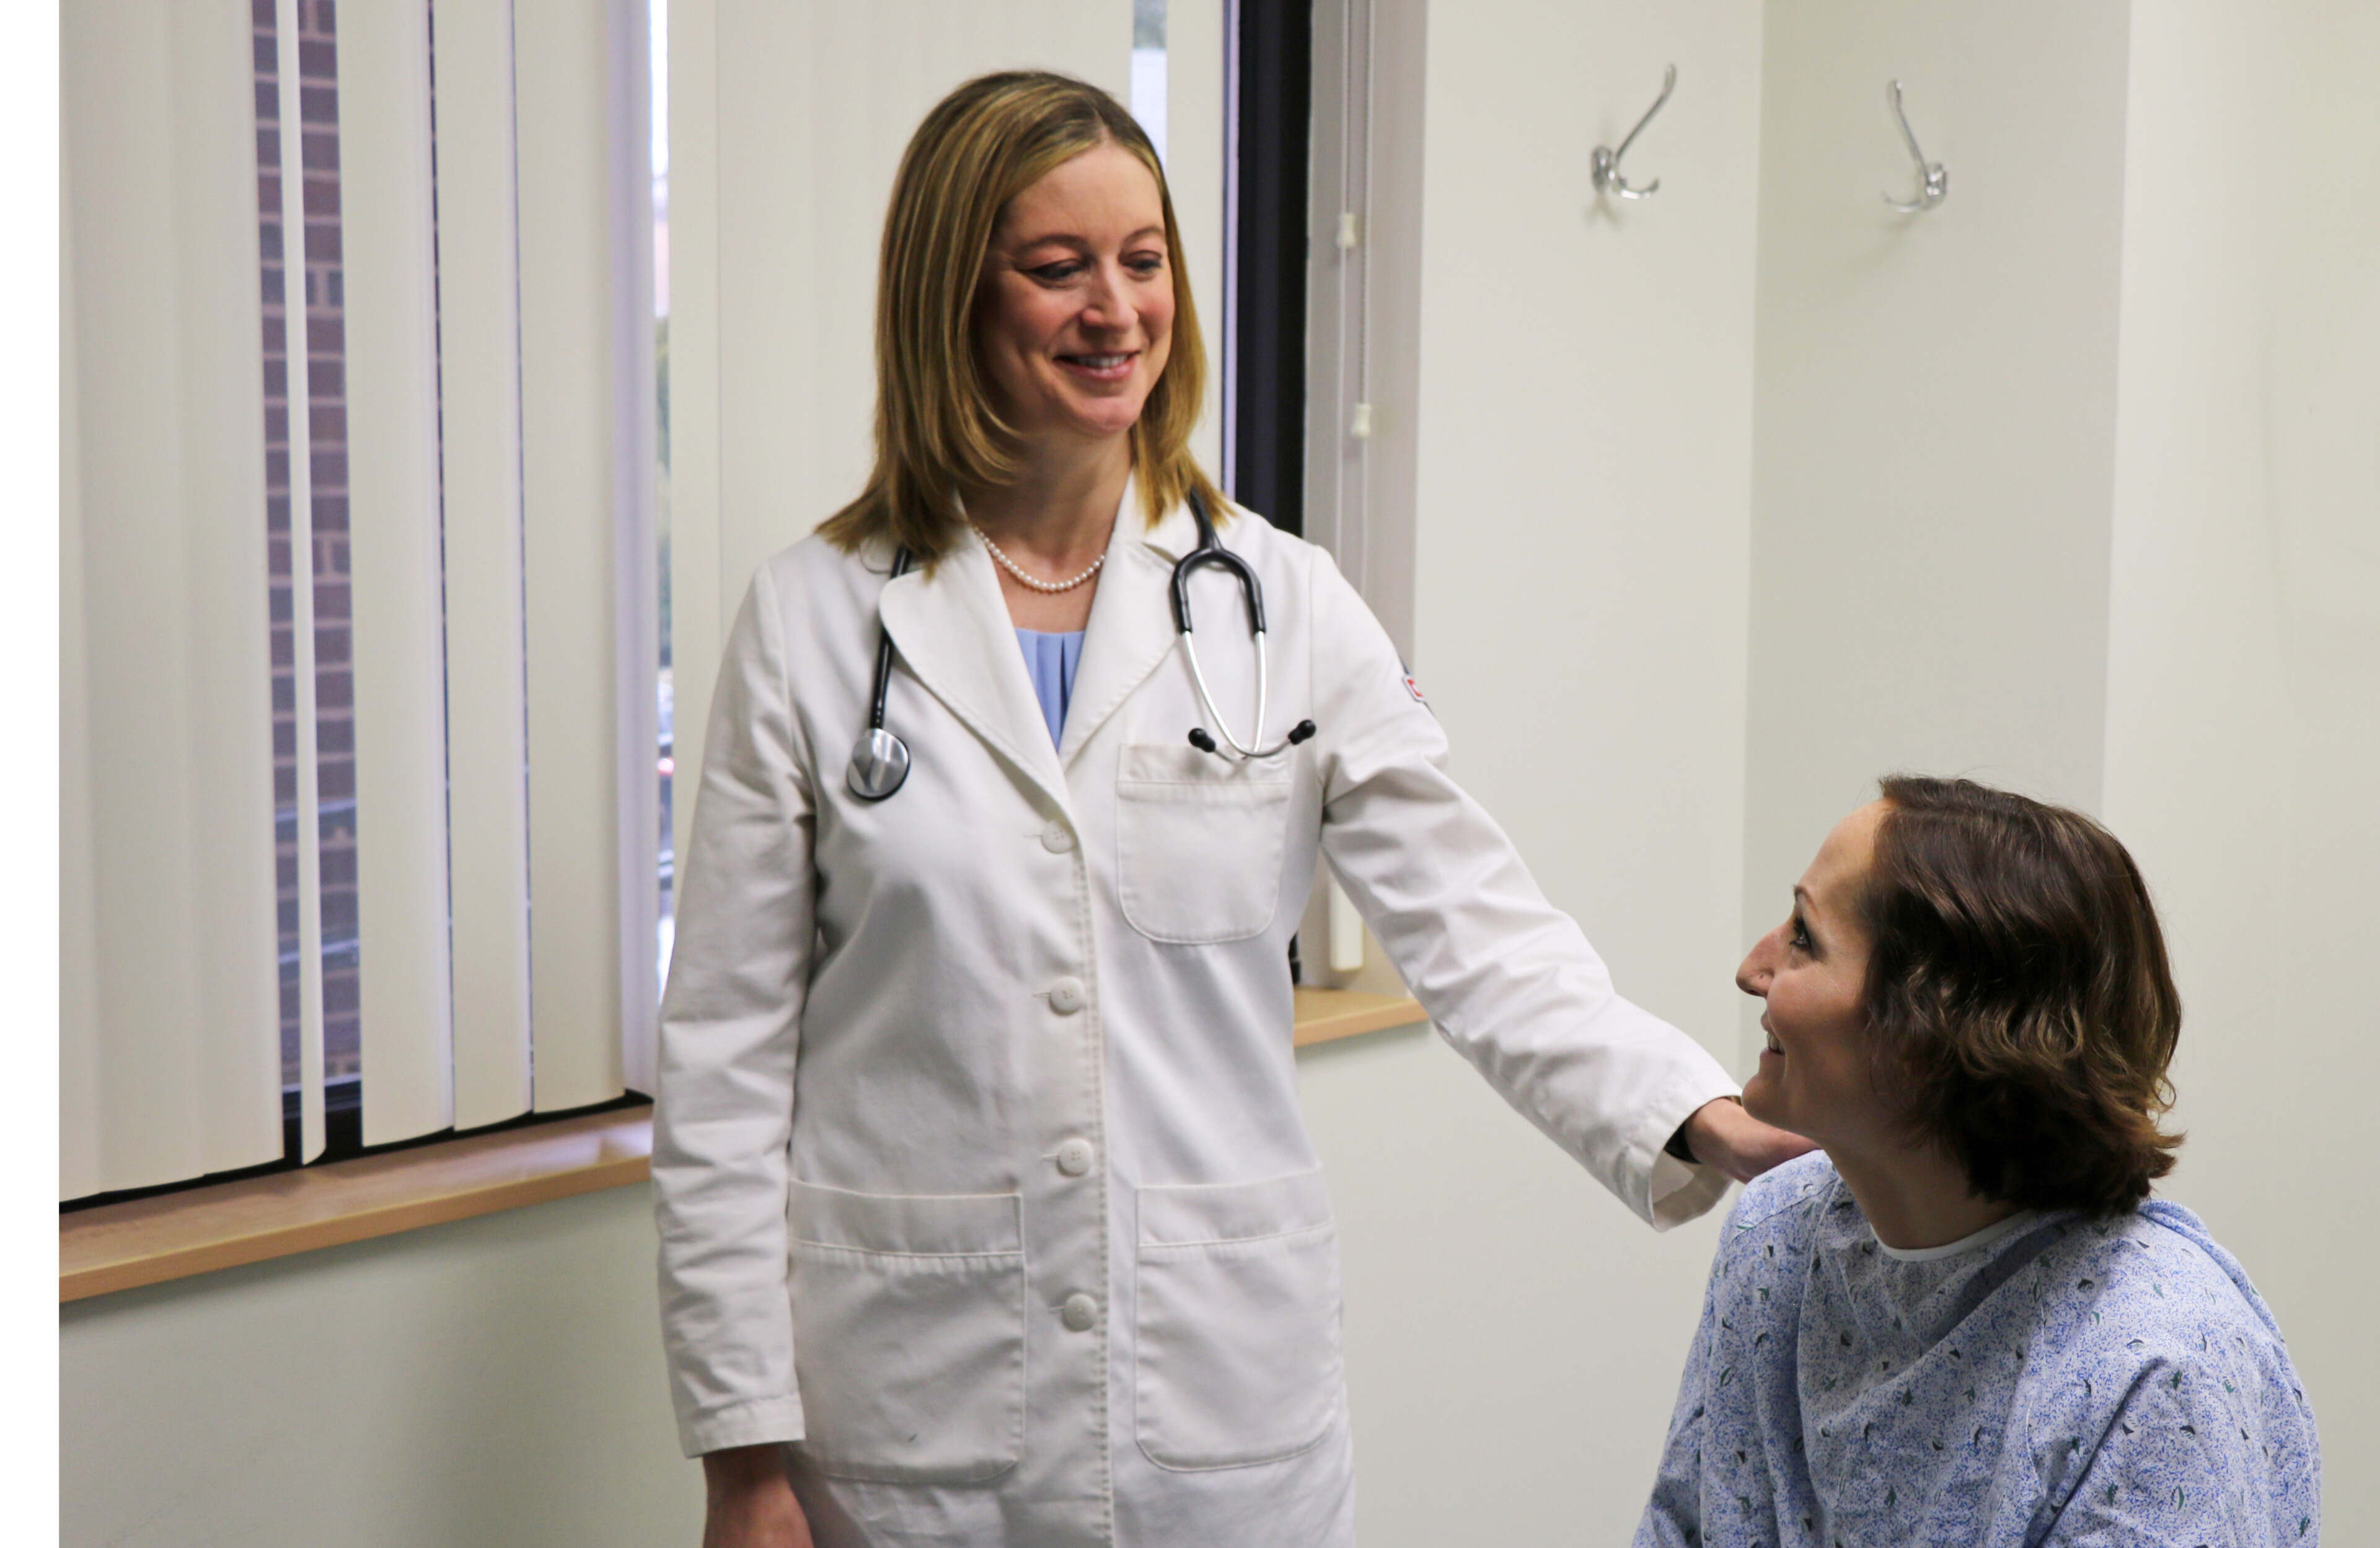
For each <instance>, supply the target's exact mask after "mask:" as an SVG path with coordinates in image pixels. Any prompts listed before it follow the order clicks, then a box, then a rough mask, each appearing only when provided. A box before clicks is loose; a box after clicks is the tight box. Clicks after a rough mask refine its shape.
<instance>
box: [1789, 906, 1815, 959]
mask: <svg viewBox="0 0 2380 1548" xmlns="http://www.w3.org/2000/svg"><path fill="white" fill-rule="evenodd" d="M1785 944H1786V945H1790V946H1791V947H1792V948H1793V949H1794V950H1795V951H1800V952H1806V951H1809V950H1811V949H1812V945H1811V941H1810V927H1809V926H1808V925H1806V924H1803V922H1802V916H1801V915H1799V914H1795V915H1794V916H1793V919H1792V922H1791V928H1789V929H1788V930H1787V931H1786V932H1785Z"/></svg>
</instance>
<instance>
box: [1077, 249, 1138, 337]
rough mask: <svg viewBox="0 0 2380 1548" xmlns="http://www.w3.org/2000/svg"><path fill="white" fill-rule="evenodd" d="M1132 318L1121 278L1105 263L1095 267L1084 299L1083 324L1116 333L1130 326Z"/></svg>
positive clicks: (1129, 303) (1129, 301)
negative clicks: (1088, 290)
mask: <svg viewBox="0 0 2380 1548" xmlns="http://www.w3.org/2000/svg"><path fill="white" fill-rule="evenodd" d="M1133 319H1134V312H1133V307H1132V301H1131V299H1129V293H1128V292H1127V291H1126V290H1125V288H1124V284H1123V275H1122V274H1118V273H1117V272H1116V271H1115V270H1114V269H1113V268H1112V267H1111V266H1110V265H1108V264H1105V263H1101V264H1099V265H1098V266H1097V267H1096V269H1095V271H1094V273H1093V274H1092V277H1091V287H1090V292H1089V294H1088V295H1087V296H1086V297H1085V298H1084V304H1083V325H1084V326H1085V327H1087V328H1098V329H1100V330H1102V331H1105V332H1110V333H1116V332H1122V331H1123V330H1124V329H1127V328H1129V327H1131V326H1132V324H1133Z"/></svg>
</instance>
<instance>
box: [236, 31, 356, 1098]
mask: <svg viewBox="0 0 2380 1548" xmlns="http://www.w3.org/2000/svg"><path fill="white" fill-rule="evenodd" d="M253 6H254V10H253V22H254V27H255V39H256V124H257V135H256V141H257V143H256V167H257V214H258V220H259V224H260V227H261V237H262V244H261V246H262V252H263V260H264V263H263V274H262V276H261V280H262V285H263V297H264V393H265V406H264V409H265V442H266V446H265V457H266V475H265V477H266V521H267V524H268V530H269V532H270V543H271V552H272V571H273V573H272V597H273V603H272V606H273V614H272V616H273V790H274V805H275V809H276V816H277V819H278V823H279V844H278V857H279V868H280V913H281V1049H282V1067H283V1082H284V1084H285V1085H295V1084H296V1083H297V719H296V707H297V693H296V689H295V684H294V677H293V674H294V667H293V663H294V661H295V651H294V649H293V646H292V640H291V609H290V591H289V589H290V578H291V574H292V571H293V563H292V557H293V556H292V555H291V553H290V543H289V418H288V416H289V400H288V372H287V364H288V357H287V350H288V335H287V330H286V327H285V323H286V318H285V315H284V310H283V289H282V264H283V263H284V262H285V256H286V254H287V253H288V251H289V244H288V243H287V242H286V241H285V233H284V232H283V231H282V228H281V225H282V222H281V138H280V131H281V100H280V71H279V62H280V61H279V55H278V52H277V48H276V43H275V31H274V18H273V0H253ZM297 16H298V27H299V32H298V68H299V71H300V81H299V84H300V87H301V96H300V104H301V107H300V114H301V120H302V123H301V128H302V132H303V134H304V136H305V162H304V165H305V177H306V201H305V212H306V229H305V233H304V242H303V244H302V259H303V262H304V263H305V266H306V327H307V346H308V347H307V369H308V372H309V377H310V383H309V385H310V398H311V401H310V403H309V404H308V405H307V423H308V429H309V431H310V435H311V438H312V459H311V463H312V472H313V489H314V497H313V518H314V541H313V555H312V560H313V564H312V572H313V576H314V662H315V671H314V695H315V706H316V732H315V735H316V745H317V752H318V759H317V766H318V770H319V774H318V778H319V781H320V786H321V792H322V944H323V963H322V968H323V977H322V1010H323V1026H322V1056H323V1073H324V1076H325V1078H326V1079H331V1080H339V1079H349V1078H352V1077H354V1076H355V1075H356V1074H357V1073H358V1050H357V1043H358V1028H357V980H358V953H357V944H356V806H355V796H356V779H355V713H354V705H355V690H354V677H353V674H352V671H351V669H350V660H351V657H350V652H349V649H348V640H349V630H348V619H349V609H348V573H349V572H348V563H347V449H346V433H347V428H346V339H345V331H344V323H345V320H344V314H343V311H342V301H343V299H344V297H343V295H342V284H341V268H340V250H339V97H338V54H337V42H336V24H337V18H336V15H335V12H334V5H333V0H298V5H297ZM294 568H296V569H298V570H301V571H302V570H303V568H304V567H303V566H296V567H294Z"/></svg>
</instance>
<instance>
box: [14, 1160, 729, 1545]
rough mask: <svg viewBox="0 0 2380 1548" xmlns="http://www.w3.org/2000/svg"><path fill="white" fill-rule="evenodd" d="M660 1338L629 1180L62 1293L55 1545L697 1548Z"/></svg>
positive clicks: (698, 1495) (697, 1510)
mask: <svg viewBox="0 0 2380 1548" xmlns="http://www.w3.org/2000/svg"><path fill="white" fill-rule="evenodd" d="M660 1325H661V1324H660V1310H659V1302H658V1299H657V1297H656V1292H655V1288H654V1279H653V1234H652V1213H651V1205H650V1201H649V1199H648V1196H647V1192H646V1189H644V1188H614V1189H612V1190H611V1191H609V1192H604V1193H596V1194H589V1195H587V1196H585V1197H582V1198H577V1199H568V1200H564V1201H561V1202H559V1203H553V1204H542V1205H539V1206H537V1207H535V1208H533V1209H525V1210H513V1211H509V1212H507V1213H503V1214H496V1215H490V1216H487V1217H485V1218H482V1219H480V1220H471V1221H464V1222H462V1223H460V1224H457V1225H442V1226H436V1227H433V1228H431V1229H429V1230H424V1231H415V1232H411V1233H409V1234H407V1235H405V1236H399V1237H386V1238H384V1239H383V1240H380V1241H373V1242H362V1243H358V1244H357V1245H354V1246H350V1247H341V1248H332V1249H325V1250H323V1251H320V1252H310V1253H306V1254H303V1255H301V1256H299V1257H296V1258H287V1259H283V1260H280V1261H279V1262H270V1263H261V1264H257V1265H254V1266H252V1267H249V1268H244V1269H232V1270H228V1271H226V1272H224V1273H221V1274H206V1275H202V1276H200V1277H199V1278H196V1279H186V1280H181V1281H178V1282H176V1283H174V1284H170V1285H160V1286H152V1287H150V1288H148V1289H143V1290H128V1291H124V1292H122V1293H119V1294H116V1295H113V1296H105V1297H102V1298H98V1299H95V1300H89V1301H80V1302H77V1303H74V1304H72V1305H69V1306H67V1307H66V1308H65V1309H64V1311H63V1314H62V1316H61V1317H60V1320H59V1330H58V1335H59V1351H58V1356H59V1359H58V1363H59V1382H58V1392H59V1402H58V1418H59V1427H60V1445H59V1451H60V1456H61V1459H62V1462H61V1467H60V1469H59V1480H58V1487H59V1495H60V1519H61V1526H62V1530H61V1532H60V1542H63V1543H65V1544H67V1545H68V1548H98V1545H100V1544H106V1545H108V1548H197V1545H199V1544H202V1543H221V1544H224V1545H225V1548H233V1545H237V1548H323V1545H325V1544H332V1543H335V1544H338V1545H340V1548H479V1545H480V1544H499V1543H502V1544H508V1545H518V1548H547V1545H552V1548H563V1545H564V1544H568V1545H570V1548H662V1545H666V1544H684V1545H686V1548H692V1545H693V1544H694V1543H695V1542H698V1541H699V1539H700V1536H701V1510H702V1483H701V1475H700V1473H699V1471H698V1469H696V1468H695V1467H694V1466H693V1465H692V1464H691V1463H688V1462H686V1461H683V1460H681V1459H680V1457H679V1456H678V1449H677V1438H676V1432H675V1431H674V1429H673V1428H672V1423H671V1418H670V1403H669V1387H668V1383H667V1381H666V1379H665V1378H664V1376H663V1374H662V1356H661V1334H660Z"/></svg>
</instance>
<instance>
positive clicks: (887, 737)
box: [844, 725, 909, 801]
mask: <svg viewBox="0 0 2380 1548" xmlns="http://www.w3.org/2000/svg"><path fill="white" fill-rule="evenodd" d="M908 777H909V744H908V743H907V742H905V741H903V740H902V739H901V738H900V737H896V736H894V735H893V734H892V732H890V731H887V730H886V729H884V727H882V726H881V725H871V726H869V727H868V729H867V730H865V731H863V732H861V733H860V734H859V742H858V745H857V746H856V747H854V748H853V749H852V750H851V767H850V769H849V770H847V771H846V772H845V774H844V782H845V783H846V784H848V785H849V786H851V793H852V794H853V795H855V796H857V797H858V798H860V799H861V800H863V801H880V800H882V799H883V798H885V797H887V796H889V795H891V794H892V792H893V791H895V790H898V789H899V788H901V782H902V781H903V780H905V779H907V778H908Z"/></svg>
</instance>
